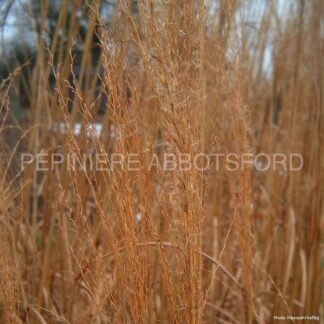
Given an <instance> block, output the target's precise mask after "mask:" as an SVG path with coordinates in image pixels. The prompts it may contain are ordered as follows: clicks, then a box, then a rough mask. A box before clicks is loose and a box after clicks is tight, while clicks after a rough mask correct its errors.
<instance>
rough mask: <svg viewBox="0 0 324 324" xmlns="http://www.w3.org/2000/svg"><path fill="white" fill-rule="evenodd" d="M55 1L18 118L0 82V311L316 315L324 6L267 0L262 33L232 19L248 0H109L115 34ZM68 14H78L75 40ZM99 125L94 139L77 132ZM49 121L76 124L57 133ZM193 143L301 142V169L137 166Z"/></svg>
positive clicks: (223, 148)
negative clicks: (130, 162)
mask: <svg viewBox="0 0 324 324" xmlns="http://www.w3.org/2000/svg"><path fill="white" fill-rule="evenodd" d="M62 4H63V5H62V6H61V9H60V14H59V17H58V21H57V28H56V31H55V34H54V36H53V40H52V43H51V44H47V43H46V39H45V38H44V37H42V36H41V35H43V32H45V31H46V24H45V18H46V17H47V15H48V12H47V10H48V1H47V0H44V1H42V2H41V16H42V17H41V19H40V29H41V32H40V34H39V37H38V44H37V58H36V64H35V66H34V67H33V71H31V73H29V74H28V75H29V79H28V80H24V81H25V83H26V84H28V85H29V91H30V93H29V95H30V104H29V107H28V108H29V109H28V121H27V124H24V125H19V122H17V121H14V120H12V119H11V114H10V107H11V104H10V102H9V99H10V95H9V92H8V91H9V90H8V89H9V88H10V87H11V88H12V89H13V90H14V89H15V79H19V71H20V70H19V69H18V70H17V71H16V73H14V75H12V76H11V77H10V78H9V79H8V80H6V81H5V82H3V84H2V87H1V91H2V95H1V103H0V104H1V118H2V121H3V123H2V126H1V129H0V134H1V136H2V142H3V146H4V149H3V152H6V153H4V154H3V156H4V159H3V161H4V163H3V165H1V169H0V171H1V174H2V177H1V178H2V179H3V180H2V185H1V186H0V198H1V200H0V212H1V220H0V234H1V242H0V251H1V263H0V322H1V323H2V322H3V323H12V322H17V323H25V322H26V323H120V322H122V323H158V322H165V323H169V322H172V323H202V322H206V323H243V322H244V323H256V322H257V323H270V322H273V316H275V315H277V316H281V315H286V316H288V315H295V316H298V315H309V316H311V315H317V316H322V317H323V316H324V314H323V306H322V305H321V301H322V299H321V291H320V287H321V286H322V285H323V268H322V267H321V266H320V260H322V257H323V255H321V250H320V247H321V230H322V229H323V217H322V216H323V158H322V152H323V151H324V147H323V134H324V132H323V121H324V120H323V116H324V115H323V113H324V104H323V98H324V97H323V93H324V88H323V85H324V82H323V81H324V75H323V71H324V66H323V62H324V60H323V45H324V39H323V32H322V30H321V29H323V19H324V6H323V3H322V1H321V0H314V1H312V2H307V1H296V2H292V3H291V11H290V14H289V18H288V16H287V17H286V16H280V15H279V14H278V8H277V6H276V2H275V1H268V2H267V3H266V5H265V8H264V11H263V12H261V14H260V13H259V14H260V16H258V19H259V20H260V22H259V24H258V25H257V29H253V28H252V27H251V26H249V25H248V23H246V21H245V20H244V19H246V20H248V19H249V18H250V17H249V14H247V13H246V12H245V11H242V6H243V4H244V3H243V1H242V2H241V1H219V2H217V8H216V11H214V10H213V9H212V7H209V6H208V5H207V4H206V3H204V2H203V1H201V0H197V1H194V0H177V1H161V2H160V1H151V0H141V1H138V7H137V8H138V12H136V13H134V12H132V9H131V8H132V7H131V1H126V0H125V1H118V2H117V4H116V6H115V8H114V15H113V17H112V20H111V22H110V24H109V27H107V26H106V25H105V22H104V20H103V19H102V17H100V14H99V11H100V10H99V9H100V2H95V3H94V4H92V5H91V6H90V5H89V4H87V5H84V6H82V5H79V4H78V3H77V2H76V1H71V2H70V1H63V2H62ZM67 4H71V6H72V11H71V14H70V15H69V16H68V15H67V13H68V11H67V10H68V8H69V6H67ZM247 4H250V6H252V7H253V5H255V6H257V5H256V2H253V1H251V2H249V1H248V2H247ZM77 9H80V10H82V11H83V12H84V14H85V15H87V17H88V29H87V34H86V36H85V38H84V39H82V38H80V35H78V26H79V24H80V20H79V18H78V15H77V14H76V12H77ZM251 10H252V9H251ZM259 14H258V15H259ZM67 17H69V21H67ZM62 31H64V32H62ZM95 35H96V36H97V37H98V39H99V40H100V42H99V44H95V45H96V46H99V47H100V49H101V51H100V57H99V59H98V60H97V61H95V62H94V60H93V57H92V55H93V52H92V49H93V46H94V44H93V42H92V41H93V38H94V36H95ZM64 37H65V40H64V39H63V38H64ZM270 41H271V44H272V54H271V62H268V61H267V59H266V57H267V55H269V53H268V52H267V51H269V50H268V49H267V44H269V42H270ZM77 42H81V43H82V48H83V52H82V56H81V58H78V62H75V57H74V55H73V49H74V47H75V46H76V43H77ZM21 46H24V45H23V44H22V45H21ZM76 64H78V66H79V69H80V72H79V74H78V75H75V73H74V71H75V69H74V67H75V66H76ZM22 68H28V67H22ZM21 77H22V78H26V75H25V76H24V77H23V76H21ZM14 78H15V79H14ZM53 80H55V81H53ZM104 96H106V97H107V102H106V103H105V113H104V114H98V109H99V107H100V105H102V102H103V97H104ZM94 122H100V123H102V126H103V128H102V132H101V135H100V136H99V137H96V136H94V134H92V136H90V137H89V136H87V133H88V132H89V127H90V126H91V125H92V124H93V123H94ZM58 123H65V124H66V125H70V126H71V127H70V129H69V130H68V131H67V132H61V133H60V132H59V131H57V129H56V131H55V130H54V129H55V127H54V126H55V125H57V124H58ZM76 123H81V132H80V134H79V135H76V134H74V133H73V131H72V130H73V128H74V125H75V124H76ZM13 129H17V130H18V131H19V133H20V136H21V139H20V140H19V142H18V144H17V146H16V147H15V148H14V147H10V145H9V144H8V141H7V138H8V136H10V132H12V130H13ZM112 129H114V131H112ZM90 132H91V131H90ZM8 134H9V135H8ZM8 145H9V147H8ZM6 146H7V147H6ZM8 152H9V153H8ZM22 152H29V153H32V154H34V155H36V154H37V153H40V152H43V153H45V152H46V153H48V155H47V156H46V158H47V162H48V166H49V167H50V169H52V168H51V166H52V163H53V161H52V159H51V154H54V153H58V152H60V153H62V154H64V156H65V157H66V156H67V155H69V154H72V153H73V154H76V155H78V156H79V157H80V158H82V153H89V152H93V153H98V154H99V153H100V154H103V156H104V153H107V154H111V153H119V154H123V155H127V154H129V153H132V154H137V156H138V157H139V160H140V165H141V168H140V170H136V171H134V170H128V169H127V168H126V166H125V168H121V167H120V168H116V169H113V170H109V171H100V170H96V171H95V170H90V169H86V170H71V169H68V168H67V164H66V162H64V163H63V164H61V165H58V164H55V165H54V167H53V170H50V171H37V169H36V163H35V161H34V162H32V163H30V164H29V165H27V166H25V167H24V168H23V169H22V170H20V154H21V153H22ZM201 152H205V153H209V154H212V153H217V152H222V153H236V154H244V153H250V152H253V153H255V154H256V153H259V152H265V153H269V154H271V153H286V154H289V153H300V154H302V155H303V158H304V166H303V169H302V170H301V171H295V172H290V171H287V172H279V171H267V172H258V171H256V170H255V169H254V168H252V167H251V168H245V169H243V170H238V171H236V172H231V171H229V170H226V169H225V168H221V169H220V170H219V171H215V169H213V167H211V168H210V170H207V171H201V170H198V169H197V168H192V169H190V170H186V171H183V170H179V169H175V170H171V171H167V172H165V171H162V170H157V169H155V168H152V169H151V170H150V169H149V167H148V166H149V164H150V161H151V158H152V156H153V154H158V155H159V156H163V154H166V153H174V154H179V153H185V154H187V155H188V156H189V157H191V158H192V159H193V158H194V157H195V156H196V155H197V154H199V153H201ZM106 162H107V161H106ZM136 215H137V216H138V215H140V217H141V219H140V220H139V219H137V218H136V217H137V216H136ZM322 262H323V261H322ZM322 266H323V265H322Z"/></svg>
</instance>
